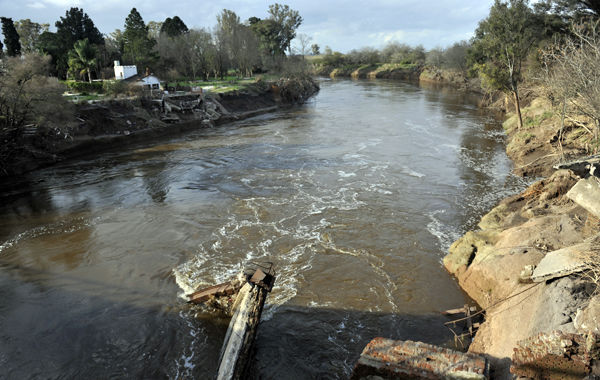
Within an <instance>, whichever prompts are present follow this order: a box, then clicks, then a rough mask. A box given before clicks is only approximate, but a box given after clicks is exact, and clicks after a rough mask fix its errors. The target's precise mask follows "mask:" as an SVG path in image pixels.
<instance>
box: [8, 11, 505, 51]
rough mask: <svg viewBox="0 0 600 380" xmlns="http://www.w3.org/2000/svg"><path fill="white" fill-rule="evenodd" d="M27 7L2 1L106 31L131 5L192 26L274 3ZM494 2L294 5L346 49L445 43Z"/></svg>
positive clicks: (20, 15)
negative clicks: (78, 18) (78, 14)
mask: <svg viewBox="0 0 600 380" xmlns="http://www.w3.org/2000/svg"><path fill="white" fill-rule="evenodd" d="M28 1H31V2H30V3H29V4H28V5H27V6H26V7H23V6H22V5H20V4H18V2H16V1H14V0H0V9H2V10H3V13H5V16H6V17H12V18H13V19H15V20H19V19H24V18H30V19H32V20H34V21H36V22H41V23H50V24H51V25H53V24H54V22H55V21H56V20H58V18H59V17H61V16H64V14H65V11H66V10H68V9H69V8H70V7H80V8H83V10H84V12H86V13H87V14H88V15H89V16H90V17H91V18H92V20H93V21H94V23H95V24H96V26H97V27H98V29H100V31H101V32H102V33H111V32H112V31H114V30H115V29H116V28H121V29H122V28H123V24H124V22H125V18H126V17H127V15H128V14H129V11H130V10H131V8H133V7H136V8H137V10H138V11H139V12H140V14H141V15H142V17H143V19H144V21H145V22H149V21H163V20H164V19H165V18H166V17H173V16H175V15H177V16H179V17H181V19H182V20H183V21H184V22H185V23H186V25H187V26H188V27H190V28H194V27H196V28H212V27H213V26H215V25H216V15H217V14H218V13H219V12H220V11H221V10H222V9H224V8H227V9H230V10H233V11H234V12H236V13H237V15H238V16H239V17H240V18H241V19H242V20H247V19H248V18H249V17H251V16H256V17H260V18H265V17H267V13H268V5H269V4H270V3H273V2H275V1H255V0H227V1H225V0H213V1H209V2H204V3H203V5H202V7H199V6H198V2H197V0H178V1H176V2H171V3H169V6H165V3H164V1H158V0H146V1H144V2H139V1H135V0H103V1H98V0H28ZM493 1H494V0H483V1H482V0H369V1H368V2H367V3H364V4H363V3H360V4H359V3H357V2H350V1H347V0H328V1H323V0H296V1H294V2H293V4H290V6H291V7H292V8H293V9H295V10H298V11H299V13H300V15H301V16H302V18H303V19H304V21H303V23H302V25H301V27H300V29H299V30H298V33H304V34H307V35H308V36H310V37H312V38H313V42H314V43H317V44H319V45H320V46H321V47H325V46H327V45H329V46H330V47H331V48H332V49H333V50H337V51H341V52H347V51H349V50H351V49H355V48H361V47H365V46H372V47H377V48H379V47H382V46H383V45H385V44H386V43H388V42H390V41H398V42H402V43H407V44H409V45H418V44H422V45H424V46H425V48H428V49H429V48H432V47H435V46H447V45H448V44H451V43H453V42H455V41H458V40H461V39H465V38H469V37H470V36H471V35H472V33H473V31H474V30H475V28H476V27H477V24H478V22H479V21H480V20H481V19H483V18H484V17H486V16H487V14H488V12H489V8H490V6H491V5H492V3H493Z"/></svg>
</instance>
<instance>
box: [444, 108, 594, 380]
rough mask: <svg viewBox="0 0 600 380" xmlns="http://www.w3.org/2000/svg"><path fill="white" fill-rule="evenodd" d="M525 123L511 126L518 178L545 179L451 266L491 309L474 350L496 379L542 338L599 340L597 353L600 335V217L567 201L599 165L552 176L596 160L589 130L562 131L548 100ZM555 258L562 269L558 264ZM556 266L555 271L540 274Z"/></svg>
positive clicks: (476, 234)
mask: <svg viewBox="0 0 600 380" xmlns="http://www.w3.org/2000/svg"><path fill="white" fill-rule="evenodd" d="M523 114H524V127H523V128H521V129H517V128H516V122H515V119H514V117H511V118H509V119H508V120H507V122H505V124H504V127H505V130H506V131H507V139H508V140H507V153H508V154H509V156H510V157H511V158H512V159H513V161H514V162H515V172H516V173H517V174H519V175H523V176H534V175H542V176H545V177H544V178H543V179H540V180H538V181H536V182H534V183H533V184H532V185H531V186H529V188H527V189H526V190H525V191H523V192H522V193H520V194H517V195H514V196H512V197H510V198H508V199H505V200H503V201H502V202H501V203H500V204H499V205H498V206H496V207H495V208H494V209H492V210H491V211H490V212H489V213H488V214H486V215H485V216H484V217H483V218H482V219H481V221H480V223H479V225H478V227H479V228H478V229H477V230H474V231H469V232H468V233H467V234H465V235H464V236H463V237H461V238H460V239H459V240H457V241H456V242H455V243H454V244H453V245H452V246H451V248H450V252H449V254H448V255H447V256H446V257H445V258H444V266H445V267H446V269H447V270H448V271H449V272H450V273H452V274H453V275H454V276H455V277H456V278H457V280H458V282H459V285H460V286H461V287H462V288H463V289H464V290H465V291H466V292H467V293H468V294H469V296H470V297H472V298H473V299H474V300H475V301H477V303H479V305H480V306H481V307H482V308H483V309H485V314H486V318H485V322H484V323H483V324H482V325H481V327H480V329H479V331H478V332H477V334H476V336H475V338H474V340H473V343H472V344H471V346H470V348H469V351H471V352H476V353H483V354H486V355H487V356H489V358H490V360H491V362H492V364H493V366H494V367H495V370H496V372H495V376H494V377H495V378H510V376H511V374H510V373H509V367H510V365H511V358H512V357H513V353H514V352H515V348H516V347H517V346H518V344H519V342H523V341H524V340H526V339H527V338H530V337H532V336H536V334H539V333H551V332H553V331H561V332H562V333H565V334H568V333H574V334H579V335H580V336H582V337H583V339H584V340H585V339H587V337H592V340H593V342H592V343H590V349H593V350H595V349H596V347H597V341H596V340H595V339H596V338H595V335H594V334H598V333H600V330H599V329H600V296H599V295H598V291H597V289H596V288H597V285H598V279H597V278H594V275H597V273H598V272H597V267H596V268H594V266H595V265H596V264H598V263H600V260H599V259H600V244H598V243H600V238H599V236H600V235H599V233H600V221H599V216H600V215H596V214H595V213H594V212H590V211H589V210H590V208H589V207H587V208H584V207H582V206H581V205H580V204H578V203H577V202H574V201H573V198H574V196H573V193H570V194H569V195H567V194H568V192H569V191H571V189H573V187H574V186H575V185H576V184H577V183H578V182H580V181H582V180H583V178H586V177H589V178H588V180H587V181H598V179H597V177H595V176H593V175H590V173H591V172H592V173H593V172H594V169H593V167H594V164H593V163H592V164H590V162H593V161H594V157H591V158H590V157H589V156H588V160H587V161H586V160H584V163H583V164H573V165H568V164H567V165H563V167H565V169H559V170H556V169H554V168H553V167H554V166H556V164H558V163H560V162H565V161H569V160H574V159H576V158H578V157H581V156H586V155H589V154H590V153H591V151H590V144H589V141H588V140H589V139H586V138H585V136H584V132H582V128H585V126H584V125H580V124H581V123H580V122H575V121H573V122H567V123H566V124H565V125H564V126H563V127H562V128H561V125H562V123H561V120H560V119H559V116H560V115H557V114H556V112H554V111H553V108H552V105H551V104H550V103H549V102H548V101H547V100H544V99H542V98H539V99H535V100H534V101H533V102H532V103H531V105H530V106H529V107H527V108H525V109H524V112H523ZM578 124H579V125H578ZM586 163H587V164H586ZM595 174H596V175H597V174H598V173H597V171H596V173H595ZM591 183H595V182H591ZM586 191H587V190H586ZM599 207H600V205H599ZM557 252H558V253H557ZM555 257H558V259H556V260H558V262H556V261H552V260H555ZM543 260H544V262H543V263H542V261H543ZM550 261H552V262H551V264H552V265H555V267H556V268H558V269H556V268H555V269H556V270H555V273H550V274H549V275H548V273H541V271H542V269H543V268H542V267H544V266H547V263H548V262H550ZM573 262H575V263H580V264H582V265H583V266H580V267H579V268H578V269H577V270H575V271H574V272H573V273H570V270H562V271H561V266H562V269H569V268H570V267H572V266H573ZM541 263H542V264H541ZM595 263H596V264H595ZM538 268H542V269H538ZM536 269H538V270H537V271H536ZM571 269H572V268H571ZM551 272H552V271H551ZM544 275H545V276H544ZM571 340H572V339H571ZM572 341H574V340H572ZM593 359H594V358H591V359H590V360H591V361H592V362H593ZM596 359H597V358H596ZM589 370H590V371H592V369H591V368H590V369H589Z"/></svg>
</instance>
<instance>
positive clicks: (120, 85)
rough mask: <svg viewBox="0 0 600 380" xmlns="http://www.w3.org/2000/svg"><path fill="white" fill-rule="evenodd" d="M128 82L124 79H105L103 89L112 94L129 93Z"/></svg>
mask: <svg viewBox="0 0 600 380" xmlns="http://www.w3.org/2000/svg"><path fill="white" fill-rule="evenodd" d="M127 88H128V86H127V83H126V82H123V81H122V80H105V81H104V82H102V89H103V91H104V92H105V93H106V94H108V95H112V96H117V95H121V94H125V93H127Z"/></svg>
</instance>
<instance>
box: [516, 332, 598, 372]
mask: <svg viewBox="0 0 600 380" xmlns="http://www.w3.org/2000/svg"><path fill="white" fill-rule="evenodd" d="M599 346H600V345H599V342H598V336H597V335H594V334H590V335H589V336H583V335H580V334H566V333H563V332H561V331H553V332H552V333H548V334H546V333H541V334H538V335H536V336H533V337H531V338H528V339H525V340H523V341H520V342H519V343H518V344H517V347H515V349H514V353H513V357H512V362H513V364H512V366H511V368H510V372H511V373H513V374H515V375H518V376H524V377H529V378H534V379H548V380H553V379H573V380H574V379H582V378H584V377H585V376H587V375H589V374H590V373H591V372H592V365H593V363H592V362H593V360H594V359H597V355H598V348H599Z"/></svg>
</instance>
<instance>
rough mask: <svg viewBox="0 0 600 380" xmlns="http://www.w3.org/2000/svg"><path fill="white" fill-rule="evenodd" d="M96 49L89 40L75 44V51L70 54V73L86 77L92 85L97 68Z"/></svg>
mask: <svg viewBox="0 0 600 380" xmlns="http://www.w3.org/2000/svg"><path fill="white" fill-rule="evenodd" d="M96 64H97V59H96V48H94V45H92V44H90V41H88V39H87V38H85V39H83V40H79V41H77V42H75V45H73V50H71V51H70V52H69V72H70V73H72V74H78V75H79V76H84V75H86V74H87V77H88V81H89V82H90V83H92V70H94V68H95V67H96Z"/></svg>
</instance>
